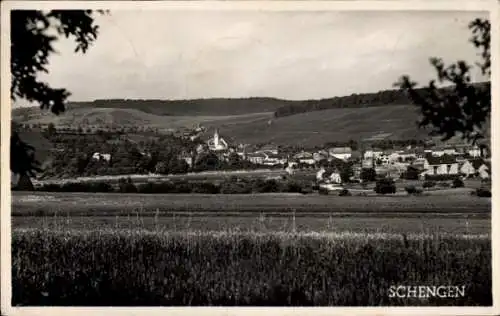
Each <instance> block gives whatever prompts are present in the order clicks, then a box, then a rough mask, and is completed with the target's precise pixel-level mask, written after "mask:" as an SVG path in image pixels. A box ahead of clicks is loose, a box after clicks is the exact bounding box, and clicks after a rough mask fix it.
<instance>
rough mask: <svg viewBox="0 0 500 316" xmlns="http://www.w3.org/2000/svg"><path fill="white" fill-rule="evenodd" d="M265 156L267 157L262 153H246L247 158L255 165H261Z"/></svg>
mask: <svg viewBox="0 0 500 316" xmlns="http://www.w3.org/2000/svg"><path fill="white" fill-rule="evenodd" d="M266 158H267V156H266V155H265V154H263V153H250V154H247V160H248V161H250V162H251V163H254V164H257V165H261V164H262V163H263V162H264V160H265V159H266Z"/></svg>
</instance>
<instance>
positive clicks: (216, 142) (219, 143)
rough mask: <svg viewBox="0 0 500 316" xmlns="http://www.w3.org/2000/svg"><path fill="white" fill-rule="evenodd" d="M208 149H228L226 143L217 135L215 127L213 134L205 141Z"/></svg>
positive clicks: (217, 131)
mask: <svg viewBox="0 0 500 316" xmlns="http://www.w3.org/2000/svg"><path fill="white" fill-rule="evenodd" d="M207 145H208V149H209V150H211V151H226V150H228V149H229V145H228V143H227V142H226V141H225V140H224V138H222V137H221V136H220V135H219V130H218V129H216V130H215V133H214V136H213V137H212V138H210V139H209V140H208V142H207Z"/></svg>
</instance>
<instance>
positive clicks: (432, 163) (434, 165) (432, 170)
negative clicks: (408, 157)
mask: <svg viewBox="0 0 500 316" xmlns="http://www.w3.org/2000/svg"><path fill="white" fill-rule="evenodd" d="M424 169H425V172H424V174H425V175H455V174H459V172H460V171H459V166H458V162H457V160H456V158H455V157H453V156H449V155H443V156H432V155H430V156H428V157H427V158H425V162H424Z"/></svg>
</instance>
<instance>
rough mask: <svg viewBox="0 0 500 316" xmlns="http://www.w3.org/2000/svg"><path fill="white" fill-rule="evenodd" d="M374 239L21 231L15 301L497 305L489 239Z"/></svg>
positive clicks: (16, 237) (15, 235) (15, 236)
mask: <svg viewBox="0 0 500 316" xmlns="http://www.w3.org/2000/svg"><path fill="white" fill-rule="evenodd" d="M369 236H370V235H362V236H356V235H350V234H344V236H343V237H342V236H334V237H332V236H330V235H329V234H325V235H321V234H318V235H317V236H311V235H302V234H280V233H276V234H272V233H271V234H262V235H261V234H252V233H247V234H245V233H231V232H221V233H186V232H182V233H177V234H176V233H167V232H161V231H159V230H158V231H142V230H104V231H99V232H97V231H89V232H86V231H72V230H64V231H57V230H22V231H17V230H14V231H13V232H12V260H13V262H12V284H13V286H12V289H13V293H12V304H13V305H14V306H16V305H24V306H25V305H44V306H48V305H55V306H89V305H91V306H174V305H176V306H380V305H386V306H388V305H398V306H405V305H406V306H407V305H414V304H422V305H431V306H436V305H448V304H453V305H457V306H463V305H470V306H474V305H482V306H487V305H491V304H492V292H491V286H492V278H491V242H490V240H489V239H487V238H485V239H465V238H461V237H460V236H458V237H455V236H440V235H436V236H423V237H422V238H419V237H418V236H417V238H406V237H405V238H404V239H403V238H401V237H398V236H396V237H395V238H377V239H371V238H368V237H369ZM332 238H333V239H332ZM332 263H334V264H332ZM360 284H363V286H360ZM394 284H422V285H436V284H457V285H460V284H467V295H465V297H458V298H454V299H453V300H449V299H444V300H443V299H439V298H430V299H429V300H427V301H424V300H418V301H415V300H411V299H398V298H390V297H389V296H388V295H387V292H386V291H387V290H388V289H389V286H391V285H394ZM380 289H383V290H380Z"/></svg>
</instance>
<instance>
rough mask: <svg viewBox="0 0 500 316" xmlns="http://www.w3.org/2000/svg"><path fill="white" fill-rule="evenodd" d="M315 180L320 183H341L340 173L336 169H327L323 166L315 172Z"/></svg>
mask: <svg viewBox="0 0 500 316" xmlns="http://www.w3.org/2000/svg"><path fill="white" fill-rule="evenodd" d="M316 180H317V181H318V182H320V183H332V184H341V183H342V178H341V177H340V173H339V172H338V171H336V170H332V171H327V170H326V169H325V168H321V169H320V170H319V171H318V172H317V173H316Z"/></svg>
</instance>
